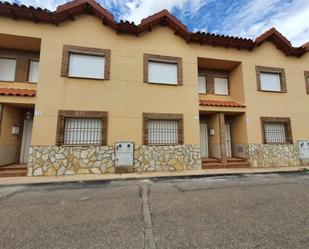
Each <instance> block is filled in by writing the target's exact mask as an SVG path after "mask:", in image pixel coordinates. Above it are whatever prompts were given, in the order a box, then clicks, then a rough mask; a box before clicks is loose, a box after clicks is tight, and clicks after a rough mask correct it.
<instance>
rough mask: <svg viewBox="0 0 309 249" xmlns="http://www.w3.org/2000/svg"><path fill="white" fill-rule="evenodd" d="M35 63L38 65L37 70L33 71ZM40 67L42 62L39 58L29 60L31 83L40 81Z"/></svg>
mask: <svg viewBox="0 0 309 249" xmlns="http://www.w3.org/2000/svg"><path fill="white" fill-rule="evenodd" d="M33 64H36V65H37V68H35V69H36V70H37V72H33V69H34V68H33ZM39 68H40V62H39V61H38V60H30V61H29V75H28V82H30V83H38V82H39V72H40V71H39Z"/></svg>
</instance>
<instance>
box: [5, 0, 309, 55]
mask: <svg viewBox="0 0 309 249" xmlns="http://www.w3.org/2000/svg"><path fill="white" fill-rule="evenodd" d="M82 13H88V14H93V15H95V16H97V17H98V18H100V19H101V21H102V23H103V24H104V25H107V26H110V27H111V28H113V29H114V30H116V31H117V33H118V34H119V33H129V34H133V35H139V34H140V33H142V32H145V31H151V30H152V29H153V27H154V26H156V25H162V26H168V27H169V28H171V29H172V30H174V32H175V35H178V36H180V37H182V38H183V39H184V40H186V42H187V43H190V42H193V43H199V44H201V45H204V44H208V45H212V46H221V47H226V48H229V47H231V48H236V49H246V50H250V51H251V50H253V49H254V48H255V47H257V46H260V45H261V44H262V43H264V42H265V41H270V42H272V43H273V44H275V45H276V46H277V48H278V49H280V50H281V51H282V52H284V53H285V54H286V55H293V56H298V57H299V56H302V55H303V54H305V53H306V52H308V51H309V42H308V43H305V44H304V45H303V46H301V47H293V46H292V44H291V42H290V41H289V40H288V39H287V38H286V37H285V36H283V35H282V34H281V33H280V32H279V31H278V30H277V29H275V28H271V29H269V30H268V31H266V32H264V33H263V34H261V35H260V36H258V37H257V38H256V39H255V41H253V40H252V39H248V38H243V37H235V36H228V35H221V34H214V33H205V32H201V31H197V32H195V33H193V32H190V31H188V28H187V26H186V25H185V24H183V23H182V22H181V21H180V20H179V19H178V18H176V17H175V16H174V15H172V14H171V13H170V12H169V11H168V10H167V9H163V10H161V11H159V12H157V13H155V14H153V15H150V16H148V17H146V18H144V19H142V20H141V23H140V24H139V25H136V24H134V22H129V21H123V20H121V21H119V22H116V21H115V19H114V16H113V15H112V14H111V13H110V12H109V11H108V10H107V9H105V8H103V7H102V6H101V5H100V4H99V3H98V2H96V1H95V0H73V1H71V2H68V3H65V4H62V5H59V6H58V7H57V9H56V11H54V12H51V11H50V10H47V9H44V10H43V9H42V8H35V7H33V6H28V7H27V6H25V5H23V4H20V5H18V4H16V3H14V4H10V3H8V2H1V1H0V15H2V16H7V17H10V18H13V19H15V20H17V19H19V18H21V19H27V20H31V21H34V22H36V23H38V22H47V23H51V24H55V25H59V23H61V22H63V21H67V20H74V19H75V16H77V15H80V14H82Z"/></svg>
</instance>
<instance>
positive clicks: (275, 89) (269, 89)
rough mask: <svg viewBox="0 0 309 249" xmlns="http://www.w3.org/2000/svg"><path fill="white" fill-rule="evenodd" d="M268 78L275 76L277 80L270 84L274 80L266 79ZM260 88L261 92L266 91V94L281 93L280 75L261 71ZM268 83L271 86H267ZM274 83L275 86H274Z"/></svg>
mask: <svg viewBox="0 0 309 249" xmlns="http://www.w3.org/2000/svg"><path fill="white" fill-rule="evenodd" d="M267 76H268V77H270V76H276V77H275V78H276V79H277V80H278V81H277V82H271V80H275V78H273V79H270V78H268V79H267V78H266V77H267ZM259 77H260V85H261V86H260V87H261V90H262V91H267V92H282V84H281V73H279V72H278V73H277V72H266V71H261V72H260V76H259ZM269 83H271V84H273V85H269ZM274 83H275V84H276V85H274Z"/></svg>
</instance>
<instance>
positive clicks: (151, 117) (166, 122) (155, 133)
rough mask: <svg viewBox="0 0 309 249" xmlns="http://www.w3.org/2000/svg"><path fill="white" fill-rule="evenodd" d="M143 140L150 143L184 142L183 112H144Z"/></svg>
mask: <svg viewBox="0 0 309 249" xmlns="http://www.w3.org/2000/svg"><path fill="white" fill-rule="evenodd" d="M143 127H144V131H143V140H144V144H148V145H177V144H182V143H183V116H182V115H181V114H155V113H144V114H143Z"/></svg>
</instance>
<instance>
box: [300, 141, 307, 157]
mask: <svg viewBox="0 0 309 249" xmlns="http://www.w3.org/2000/svg"><path fill="white" fill-rule="evenodd" d="M298 146H299V152H300V158H301V159H308V160H309V140H301V141H298Z"/></svg>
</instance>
